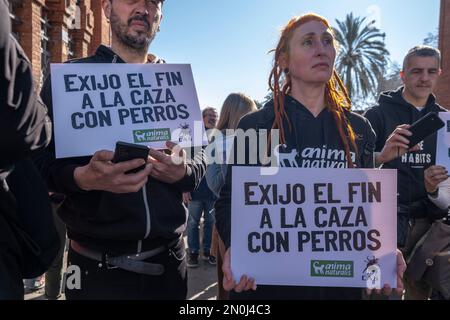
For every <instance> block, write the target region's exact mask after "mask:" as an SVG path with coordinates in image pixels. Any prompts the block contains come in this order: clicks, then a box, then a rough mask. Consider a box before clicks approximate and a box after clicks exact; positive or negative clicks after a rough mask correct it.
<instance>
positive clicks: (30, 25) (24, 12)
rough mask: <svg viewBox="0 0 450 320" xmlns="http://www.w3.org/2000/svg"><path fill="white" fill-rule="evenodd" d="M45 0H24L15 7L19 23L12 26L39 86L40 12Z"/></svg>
mask: <svg viewBox="0 0 450 320" xmlns="http://www.w3.org/2000/svg"><path fill="white" fill-rule="evenodd" d="M44 3H45V0H25V1H23V2H22V4H21V5H19V6H18V7H17V8H16V12H15V14H16V16H17V18H18V19H19V20H20V23H18V24H17V25H15V26H14V31H15V32H17V33H18V34H19V40H20V43H21V45H22V47H23V49H24V51H25V53H26V54H27V56H28V58H29V59H30V61H31V65H32V68H33V78H34V79H35V81H36V84H37V85H38V87H39V84H40V78H41V20H40V18H41V12H42V8H43V6H44Z"/></svg>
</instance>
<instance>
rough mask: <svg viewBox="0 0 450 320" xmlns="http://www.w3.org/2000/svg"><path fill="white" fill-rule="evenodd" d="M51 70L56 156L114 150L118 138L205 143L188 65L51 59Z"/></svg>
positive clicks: (159, 144) (147, 142)
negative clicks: (59, 61) (91, 62)
mask: <svg viewBox="0 0 450 320" xmlns="http://www.w3.org/2000/svg"><path fill="white" fill-rule="evenodd" d="M51 75H52V97H53V120H54V131H55V147H56V157H57V158H65V157H78V156H87V155H92V154H94V153H95V152H96V151H98V150H102V149H109V150H114V148H115V144H116V142H117V141H125V142H131V143H136V144H142V145H146V146H149V147H153V148H159V149H161V148H165V141H167V140H170V141H173V142H175V143H177V144H179V145H181V146H183V147H189V146H202V145H206V144H207V138H206V134H205V133H204V126H203V121H202V117H201V111H200V107H199V103H198V98H197V93H196V90H195V85H194V79H193V76H192V71H191V67H190V65H182V64H110V63H108V64H103V63H102V64H100V63H97V64H81V63H70V64H52V65H51Z"/></svg>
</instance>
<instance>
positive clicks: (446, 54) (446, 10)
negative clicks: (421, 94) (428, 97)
mask: <svg viewBox="0 0 450 320" xmlns="http://www.w3.org/2000/svg"><path fill="white" fill-rule="evenodd" d="M439 49H440V50H441V53H442V75H441V77H440V79H439V83H438V88H437V90H436V95H437V100H438V102H439V104H441V105H442V106H443V107H445V108H447V109H450V0H441V12H440V23H439Z"/></svg>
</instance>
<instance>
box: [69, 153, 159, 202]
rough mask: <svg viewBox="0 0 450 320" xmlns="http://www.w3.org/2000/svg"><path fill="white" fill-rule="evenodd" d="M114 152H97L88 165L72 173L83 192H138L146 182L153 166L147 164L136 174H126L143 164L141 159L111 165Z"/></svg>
mask: <svg viewBox="0 0 450 320" xmlns="http://www.w3.org/2000/svg"><path fill="white" fill-rule="evenodd" d="M113 158H114V152H112V151H107V150H102V151H97V152H96V153H95V154H94V155H93V156H92V158H91V160H90V161H89V164H87V165H85V166H83V167H78V168H76V169H75V171H74V180H75V183H76V184H77V185H78V187H80V188H81V189H83V190H86V191H90V190H102V191H108V192H113V193H132V192H138V191H139V190H140V189H141V188H142V187H143V186H144V185H145V183H146V182H147V180H148V176H149V175H150V173H151V172H152V168H153V165H152V164H147V165H146V166H145V168H144V169H143V170H141V171H139V172H137V173H128V174H127V173H126V172H128V171H130V170H133V169H135V168H138V167H140V166H142V165H144V164H145V161H144V160H143V159H133V160H129V161H124V162H119V163H112V162H111V161H112V160H113Z"/></svg>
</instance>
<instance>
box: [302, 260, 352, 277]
mask: <svg viewBox="0 0 450 320" xmlns="http://www.w3.org/2000/svg"><path fill="white" fill-rule="evenodd" d="M311 277H338V278H353V261H333V260H311Z"/></svg>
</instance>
